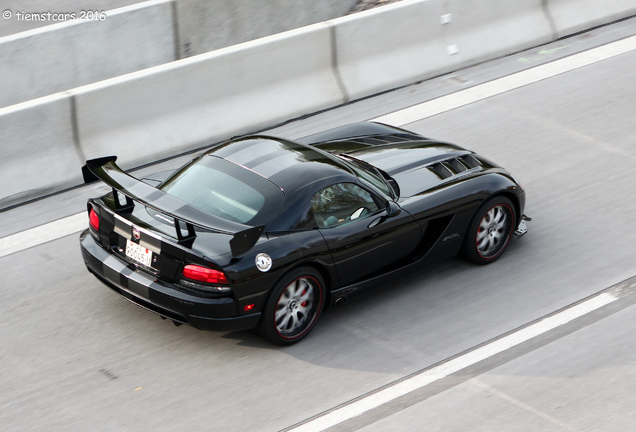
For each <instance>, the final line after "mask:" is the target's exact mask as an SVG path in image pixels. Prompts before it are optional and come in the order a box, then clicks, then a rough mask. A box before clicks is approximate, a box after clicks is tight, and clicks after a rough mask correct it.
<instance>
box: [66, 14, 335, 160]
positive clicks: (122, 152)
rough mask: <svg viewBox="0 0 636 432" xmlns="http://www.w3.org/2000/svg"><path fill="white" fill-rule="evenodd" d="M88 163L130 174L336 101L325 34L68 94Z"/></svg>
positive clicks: (274, 41) (238, 49) (243, 48)
mask: <svg viewBox="0 0 636 432" xmlns="http://www.w3.org/2000/svg"><path fill="white" fill-rule="evenodd" d="M75 94H76V102H77V123H78V132H79V141H80V143H81V147H82V150H83V152H84V154H85V155H86V157H87V158H93V157H98V156H105V155H110V154H116V155H118V156H119V157H120V160H121V162H122V166H124V167H131V166H135V165H139V164H142V163H146V162H150V161H152V160H156V159H157V158H160V157H163V156H168V155H173V154H175V153H178V152H182V151H185V150H188V149H190V148H194V147H196V146H199V145H201V144H202V143H203V142H205V141H210V140H211V141H214V140H220V139H224V138H228V137H229V136H231V135H234V134H239V133H245V132H250V131H256V130H259V129H262V128H265V127H267V126H270V125H272V124H275V123H277V122H281V121H284V120H287V119H289V118H293V117H297V116H300V115H304V114H307V113H312V112H315V111H317V110H320V109H324V108H328V107H331V106H334V105H337V104H339V103H342V102H343V97H342V93H341V91H340V88H339V86H338V83H337V80H336V78H335V76H334V75H333V69H332V55H331V42H330V31H329V27H328V26H326V25H323V24H316V25H314V26H309V27H304V28H302V29H299V30H292V31H290V32H287V33H282V34H280V35H276V36H272V37H268V38H263V39H259V40H257V41H252V42H247V43H244V44H241V45H238V46H235V47H229V48H225V49H222V50H218V51H215V52H212V53H209V54H203V55H200V56H197V57H193V58H190V59H185V60H180V61H177V62H173V63H172V64H169V65H165V66H159V67H156V68H152V69H148V70H147V71H142V72H138V73H134V74H131V75H128V76H125V77H121V78H119V79H113V80H109V81H105V82H103V83H99V84H95V85H90V86H86V87H83V88H80V89H76V90H75Z"/></svg>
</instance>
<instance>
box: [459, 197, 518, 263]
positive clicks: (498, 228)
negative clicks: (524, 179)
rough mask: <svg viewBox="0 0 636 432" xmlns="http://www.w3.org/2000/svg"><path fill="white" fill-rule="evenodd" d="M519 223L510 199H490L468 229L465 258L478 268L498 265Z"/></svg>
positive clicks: (476, 214)
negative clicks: (497, 260) (480, 265)
mask: <svg viewBox="0 0 636 432" xmlns="http://www.w3.org/2000/svg"><path fill="white" fill-rule="evenodd" d="M516 221H517V217H516V215H515V210H514V205H513V204H512V202H511V201H510V200H509V199H508V198H506V197H502V196H496V197H493V198H490V199H489V200H488V201H486V202H485V203H484V204H482V206H481V207H479V210H477V213H475V216H474V217H473V220H472V221H471V223H470V226H469V227H468V233H467V235H466V239H465V241H464V246H463V248H464V249H463V254H464V256H465V257H466V258H468V259H469V260H470V261H473V262H475V263H477V264H489V263H491V262H493V261H495V260H496V259H497V258H499V257H500V256H501V255H502V254H503V253H504V251H505V250H506V248H507V247H508V243H510V239H511V238H512V233H513V231H514V229H515V226H516Z"/></svg>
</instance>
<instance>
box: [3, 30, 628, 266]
mask: <svg viewBox="0 0 636 432" xmlns="http://www.w3.org/2000/svg"><path fill="white" fill-rule="evenodd" d="M634 49H636V36H632V37H629V38H627V39H622V40H619V41H616V42H612V43H610V44H607V45H603V46H600V47H598V48H593V49H590V50H588V51H583V52H581V53H579V54H574V55H572V56H570V57H565V58H563V59H560V60H555V61H553V62H551V63H547V64H544V65H541V66H537V67H534V68H532V69H527V70H524V71H521V72H517V73H515V74H512V75H508V76H505V77H502V78H499V79H496V80H494V81H490V82H487V83H484V84H480V85H477V86H475V87H471V88H468V89H466V90H461V91H459V92H456V93H452V94H449V95H447V96H442V97H440V98H437V99H433V100H431V101H428V102H424V103H421V104H418V105H414V106H412V107H409V108H405V109H402V110H399V111H395V112H393V113H390V114H387V115H384V116H381V117H377V118H375V119H372V120H371V121H378V122H381V123H387V124H392V125H394V126H404V125H406V124H408V123H413V122H415V121H418V120H422V119H425V118H427V117H431V116H434V115H436V114H441V113H443V112H446V111H450V110H452V109H455V108H459V107H462V106H465V105H468V104H471V103H474V102H477V101H480V100H482V99H486V98H489V97H492V96H495V95H498V94H502V93H505V92H507V91H510V90H514V89H516V88H519V87H523V86H525V85H528V84H532V83H534V82H537V81H540V80H543V79H546V78H550V77H553V76H556V75H559V74H562V73H565V72H568V71H571V70H574V69H578V68H581V67H583V66H587V65H590V64H593V63H596V62H599V61H602V60H605V59H608V58H611V57H615V56H617V55H620V54H624V53H626V52H629V51H632V50H634ZM81 215H83V213H79V214H76V215H73V216H69V217H67V218H65V219H60V220H59V221H55V222H51V223H48V224H45V225H41V226H39V227H36V228H32V229H30V230H26V231H23V232H21V233H18V234H13V235H11V236H8V237H5V238H2V239H0V258H2V257H3V256H6V255H9V254H12V253H15V252H20V251H22V250H25V249H28V248H30V247H33V246H37V245H39V244H43V243H46V242H48V241H51V240H55V239H58V238H61V237H64V236H67V235H69V234H72V233H73V232H79V231H81V230H82V229H83V228H84V226H85V225H86V224H85V223H81V224H80V223H79V218H81V217H83V216H81ZM63 221H67V222H63ZM58 224H59V225H58ZM69 230H70V231H69Z"/></svg>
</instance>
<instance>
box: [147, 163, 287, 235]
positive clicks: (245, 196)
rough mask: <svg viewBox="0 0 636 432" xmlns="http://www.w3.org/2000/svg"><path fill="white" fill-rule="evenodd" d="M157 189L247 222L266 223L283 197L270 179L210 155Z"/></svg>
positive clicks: (223, 216)
mask: <svg viewBox="0 0 636 432" xmlns="http://www.w3.org/2000/svg"><path fill="white" fill-rule="evenodd" d="M159 189H161V190H162V191H164V192H166V193H168V194H170V195H173V196H175V197H177V198H179V199H180V200H182V201H184V202H186V203H188V204H190V205H192V206H193V207H197V208H198V209H200V210H203V211H205V212H207V213H210V214H213V215H215V216H218V217H220V218H223V219H226V220H229V221H232V222H238V223H242V224H246V225H250V226H258V225H265V226H266V227H267V226H269V224H270V223H271V222H272V221H273V220H274V219H275V218H276V216H277V215H278V212H279V211H280V209H281V207H282V204H283V202H284V200H285V195H284V194H283V191H282V190H281V189H280V188H279V187H278V186H276V185H275V184H274V183H272V182H271V181H269V180H267V179H266V178H264V177H262V176H260V175H258V174H256V173H255V172H253V171H250V170H249V169H247V168H245V167H242V166H240V165H237V164H235V163H233V162H230V161H227V160H225V159H221V158H219V157H216V156H210V155H206V156H202V157H200V158H199V159H195V160H194V161H193V162H192V163H190V164H189V165H186V166H185V167H184V168H182V169H181V170H179V171H177V172H176V173H175V174H174V175H173V176H172V177H170V178H169V179H168V180H167V181H166V182H165V183H163V184H162V185H161V186H160V187H159ZM212 228H213V227H212Z"/></svg>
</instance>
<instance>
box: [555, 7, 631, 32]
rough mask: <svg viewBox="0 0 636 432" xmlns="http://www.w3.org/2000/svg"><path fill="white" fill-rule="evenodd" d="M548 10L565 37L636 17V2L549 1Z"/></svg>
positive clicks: (558, 29)
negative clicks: (629, 17)
mask: <svg viewBox="0 0 636 432" xmlns="http://www.w3.org/2000/svg"><path fill="white" fill-rule="evenodd" d="M548 8H549V11H550V15H551V16H552V19H553V20H554V24H555V26H556V29H557V36H558V37H563V36H567V35H569V34H572V33H576V32H580V31H583V30H586V29H589V28H591V27H595V26H599V25H602V24H606V23H610V22H612V21H616V20H618V19H621V18H624V17H628V16H633V15H636V0H548Z"/></svg>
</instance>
